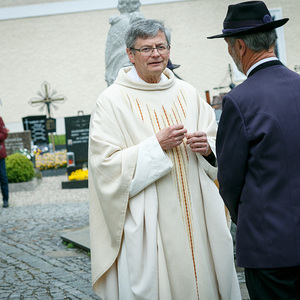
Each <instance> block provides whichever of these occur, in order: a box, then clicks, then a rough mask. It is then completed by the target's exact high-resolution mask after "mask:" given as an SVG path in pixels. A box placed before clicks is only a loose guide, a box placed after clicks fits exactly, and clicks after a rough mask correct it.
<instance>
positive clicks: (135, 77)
mask: <svg viewBox="0 0 300 300" xmlns="http://www.w3.org/2000/svg"><path fill="white" fill-rule="evenodd" d="M127 75H128V76H129V77H130V78H131V79H133V80H135V81H140V82H146V81H144V80H143V79H142V78H141V77H140V76H139V75H138V73H137V71H136V69H135V67H134V66H132V68H131V70H130V71H129V72H128V73H127ZM167 80H168V77H167V76H166V75H165V74H164V73H162V74H161V76H160V81H159V82H165V81H167Z"/></svg>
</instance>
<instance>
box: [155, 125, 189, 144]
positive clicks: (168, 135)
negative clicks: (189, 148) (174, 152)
mask: <svg viewBox="0 0 300 300" xmlns="http://www.w3.org/2000/svg"><path fill="white" fill-rule="evenodd" d="M186 133H187V130H186V129H185V128H184V126H183V125H182V124H176V125H171V126H170V127H166V128H164V129H162V130H161V131H159V132H158V133H157V134H156V138H157V140H158V142H159V144H160V146H161V148H162V149H163V150H170V149H173V148H174V147H177V146H179V145H180V144H181V143H182V141H183V139H184V137H185V134H186Z"/></svg>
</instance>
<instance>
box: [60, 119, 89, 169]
mask: <svg viewBox="0 0 300 300" xmlns="http://www.w3.org/2000/svg"><path fill="white" fill-rule="evenodd" d="M89 126H90V115H83V116H76V117H65V128H66V148H67V152H73V153H74V156H75V166H76V169H77V168H78V167H80V168H81V167H82V166H83V165H84V164H86V165H87V162H88V143H89Z"/></svg>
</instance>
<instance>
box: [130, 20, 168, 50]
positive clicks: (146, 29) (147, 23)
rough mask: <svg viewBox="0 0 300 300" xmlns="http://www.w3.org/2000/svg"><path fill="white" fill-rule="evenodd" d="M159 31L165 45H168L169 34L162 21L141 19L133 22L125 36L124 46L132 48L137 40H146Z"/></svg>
mask: <svg viewBox="0 0 300 300" xmlns="http://www.w3.org/2000/svg"><path fill="white" fill-rule="evenodd" d="M159 31H161V32H163V33H164V34H165V36H166V39H167V43H168V45H170V42H171V34H170V32H169V31H168V30H167V29H166V28H165V26H164V23H163V22H162V21H158V20H153V19H143V20H140V21H136V22H133V23H132V24H131V25H130V27H129V28H128V30H127V32H126V34H125V44H126V47H127V48H129V49H130V48H134V44H135V42H136V40H137V39H138V38H141V39H147V38H149V37H154V36H156V35H157V34H158V32H159Z"/></svg>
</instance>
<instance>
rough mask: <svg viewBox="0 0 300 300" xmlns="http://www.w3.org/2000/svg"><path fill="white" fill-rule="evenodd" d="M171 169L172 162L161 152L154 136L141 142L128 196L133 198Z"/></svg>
mask: <svg viewBox="0 0 300 300" xmlns="http://www.w3.org/2000/svg"><path fill="white" fill-rule="evenodd" d="M172 167H173V164H172V161H171V160H170V159H169V158H168V156H167V155H166V154H165V152H164V151H163V150H162V148H161V146H160V144H159V143H158V140H157V138H156V136H155V135H153V136H152V137H150V138H148V139H146V140H145V141H143V142H141V143H140V144H139V150H138V158H137V163H136V169H135V174H134V177H133V179H132V182H131V186H130V192H129V196H130V197H133V196H135V195H136V194H138V193H139V192H140V191H141V190H143V189H144V188H146V187H147V186H148V185H150V184H151V183H153V182H155V181H156V180H158V179H159V178H161V177H163V176H165V175H166V174H168V173H169V172H170V170H171V169H172Z"/></svg>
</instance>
